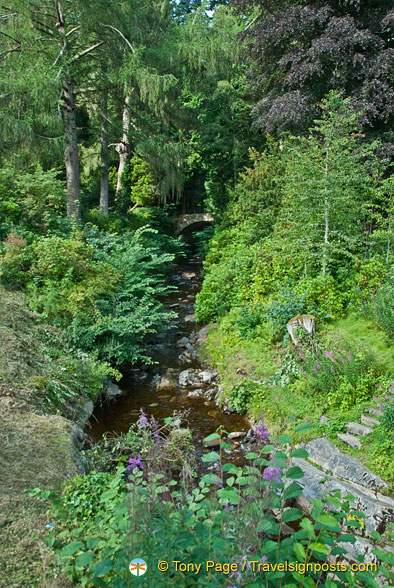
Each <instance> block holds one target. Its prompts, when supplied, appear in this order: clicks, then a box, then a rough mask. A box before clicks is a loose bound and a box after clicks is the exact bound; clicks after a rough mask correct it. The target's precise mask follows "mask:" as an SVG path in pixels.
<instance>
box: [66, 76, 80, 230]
mask: <svg viewBox="0 0 394 588" xmlns="http://www.w3.org/2000/svg"><path fill="white" fill-rule="evenodd" d="M62 110H63V121H64V138H65V141H66V149H65V151H64V157H65V161H66V178H67V217H68V218H74V219H77V220H80V219H81V204H80V199H81V188H80V185H81V180H80V172H79V158H78V137H77V121H76V114H75V102H74V90H73V81H72V78H71V77H67V78H65V79H64V80H63V88H62Z"/></svg>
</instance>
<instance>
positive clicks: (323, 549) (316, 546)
mask: <svg viewBox="0 0 394 588" xmlns="http://www.w3.org/2000/svg"><path fill="white" fill-rule="evenodd" d="M309 547H310V548H311V549H312V550H313V551H317V553H328V552H329V548H328V547H327V545H324V543H316V542H313V543H311V544H310V546H309Z"/></svg>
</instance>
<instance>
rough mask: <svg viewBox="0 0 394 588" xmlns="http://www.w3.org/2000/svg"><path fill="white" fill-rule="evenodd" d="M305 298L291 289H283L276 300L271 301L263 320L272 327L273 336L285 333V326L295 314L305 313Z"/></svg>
mask: <svg viewBox="0 0 394 588" xmlns="http://www.w3.org/2000/svg"><path fill="white" fill-rule="evenodd" d="M305 310H306V307H305V297H304V296H301V295H297V294H296V293H295V291H294V290H293V289H291V288H288V289H283V290H281V292H280V295H279V298H278V300H275V301H273V302H272V303H271V304H270V306H269V307H268V308H267V310H266V312H265V319H266V320H267V321H270V322H271V323H272V325H273V327H274V336H275V337H279V336H280V335H284V333H286V324H287V323H288V322H289V320H290V319H291V318H293V317H294V316H296V315H297V314H302V313H303V312H305Z"/></svg>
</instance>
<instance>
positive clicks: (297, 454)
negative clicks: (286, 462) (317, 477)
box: [291, 447, 309, 458]
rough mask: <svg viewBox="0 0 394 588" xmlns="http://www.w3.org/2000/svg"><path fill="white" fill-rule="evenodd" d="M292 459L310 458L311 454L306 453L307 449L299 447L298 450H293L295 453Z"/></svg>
mask: <svg viewBox="0 0 394 588" xmlns="http://www.w3.org/2000/svg"><path fill="white" fill-rule="evenodd" d="M291 457H300V458H306V457H309V453H308V452H307V451H306V449H303V448H302V447H298V448H297V449H293V451H292V452H291Z"/></svg>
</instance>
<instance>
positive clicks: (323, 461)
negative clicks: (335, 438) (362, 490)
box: [305, 437, 387, 489]
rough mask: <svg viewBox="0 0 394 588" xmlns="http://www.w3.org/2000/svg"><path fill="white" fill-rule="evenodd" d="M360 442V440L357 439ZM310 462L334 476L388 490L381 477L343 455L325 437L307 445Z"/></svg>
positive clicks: (356, 460)
mask: <svg viewBox="0 0 394 588" xmlns="http://www.w3.org/2000/svg"><path fill="white" fill-rule="evenodd" d="M356 440H357V441H358V439H357V438H356ZM305 449H306V450H307V452H308V453H309V459H310V461H313V462H314V463H315V464H317V465H318V466H320V467H321V468H323V469H324V470H330V471H332V473H333V475H334V476H338V478H344V479H345V480H349V481H351V482H354V483H356V484H360V485H362V486H365V487H367V488H376V489H379V488H387V483H386V482H385V481H384V480H382V478H381V477H380V476H376V475H375V474H373V473H372V472H371V471H370V470H369V469H368V468H366V467H365V466H364V465H363V464H362V463H360V462H359V460H358V459H356V458H355V457H353V456H351V455H347V454H346V453H342V452H341V451H340V450H339V449H338V448H337V447H335V445H333V444H332V443H331V442H330V441H328V439H326V438H325V437H320V438H318V439H312V441H310V442H309V443H307V444H306V445H305Z"/></svg>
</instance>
